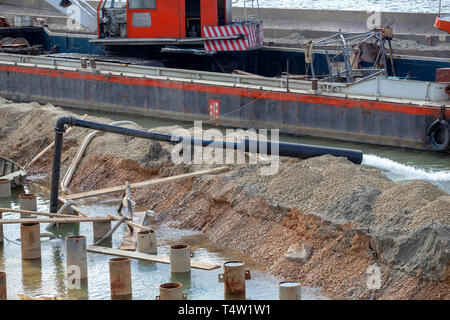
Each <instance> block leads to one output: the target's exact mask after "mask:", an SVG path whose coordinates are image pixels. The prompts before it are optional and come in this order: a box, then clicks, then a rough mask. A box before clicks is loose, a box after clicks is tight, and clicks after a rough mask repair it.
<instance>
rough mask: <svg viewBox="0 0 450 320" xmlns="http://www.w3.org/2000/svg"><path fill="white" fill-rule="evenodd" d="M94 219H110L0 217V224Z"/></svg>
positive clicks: (100, 219) (88, 219)
mask: <svg viewBox="0 0 450 320" xmlns="http://www.w3.org/2000/svg"><path fill="white" fill-rule="evenodd" d="M94 221H111V219H109V218H102V217H89V218H84V217H83V218H46V219H38V218H36V219H35V218H23V219H0V224H18V223H77V222H94Z"/></svg>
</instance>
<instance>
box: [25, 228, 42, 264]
mask: <svg viewBox="0 0 450 320" xmlns="http://www.w3.org/2000/svg"><path fill="white" fill-rule="evenodd" d="M20 242H21V246H22V259H23V260H32V259H40V258H41V228H40V225H39V223H22V224H21V225H20Z"/></svg>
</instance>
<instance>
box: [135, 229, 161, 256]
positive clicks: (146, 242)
mask: <svg viewBox="0 0 450 320" xmlns="http://www.w3.org/2000/svg"><path fill="white" fill-rule="evenodd" d="M138 251H139V252H142V253H150V254H157V253H158V249H157V247H156V232H155V231H154V230H150V231H141V232H138Z"/></svg>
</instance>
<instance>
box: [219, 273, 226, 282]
mask: <svg viewBox="0 0 450 320" xmlns="http://www.w3.org/2000/svg"><path fill="white" fill-rule="evenodd" d="M218 276H219V282H225V275H224V274H223V273H219V274H218Z"/></svg>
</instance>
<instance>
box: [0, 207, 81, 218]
mask: <svg viewBox="0 0 450 320" xmlns="http://www.w3.org/2000/svg"><path fill="white" fill-rule="evenodd" d="M0 212H14V213H25V214H32V215H35V216H44V217H67V218H73V215H70V214H56V213H47V212H38V211H30V210H20V209H10V208H0Z"/></svg>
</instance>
